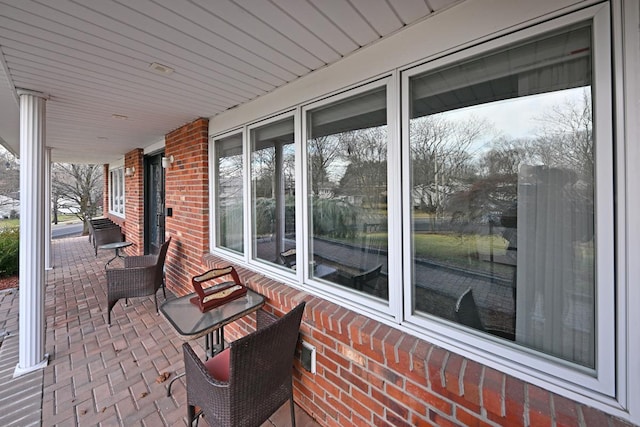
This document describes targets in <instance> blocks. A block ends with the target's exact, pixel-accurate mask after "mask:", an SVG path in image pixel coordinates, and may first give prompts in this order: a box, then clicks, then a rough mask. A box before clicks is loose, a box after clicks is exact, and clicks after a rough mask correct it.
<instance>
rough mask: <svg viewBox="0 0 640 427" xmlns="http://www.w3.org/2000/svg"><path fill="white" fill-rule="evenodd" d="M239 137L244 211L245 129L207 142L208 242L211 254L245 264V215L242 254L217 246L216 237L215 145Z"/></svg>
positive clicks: (235, 130)
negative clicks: (208, 181)
mask: <svg viewBox="0 0 640 427" xmlns="http://www.w3.org/2000/svg"><path fill="white" fill-rule="evenodd" d="M235 135H240V136H241V138H242V186H243V188H242V197H243V200H242V206H243V207H244V209H245V210H246V208H247V180H246V174H247V173H246V172H247V169H248V168H247V164H246V145H247V137H246V132H245V127H242V128H236V129H233V130H230V131H228V132H225V133H223V134H220V135H216V136H215V137H214V138H211V141H210V142H209V176H210V177H211V179H210V181H211V185H210V186H209V200H210V201H211V206H212V208H211V215H209V241H210V242H211V249H212V252H214V253H217V254H219V255H221V256H224V257H227V258H230V259H232V260H234V261H235V262H237V263H244V262H246V254H247V248H248V247H247V242H246V240H247V226H246V222H247V218H246V217H247V215H246V214H245V215H244V218H243V221H244V222H243V226H242V227H243V233H244V235H243V239H244V241H243V245H244V246H243V253H241V254H240V253H237V252H235V251H232V250H231V249H228V248H225V247H222V246H218V235H217V230H218V229H217V226H216V216H217V213H218V198H217V194H216V188H218V174H217V164H216V149H215V144H216V142H217V141H219V140H221V139H225V138H228V137H231V136H235Z"/></svg>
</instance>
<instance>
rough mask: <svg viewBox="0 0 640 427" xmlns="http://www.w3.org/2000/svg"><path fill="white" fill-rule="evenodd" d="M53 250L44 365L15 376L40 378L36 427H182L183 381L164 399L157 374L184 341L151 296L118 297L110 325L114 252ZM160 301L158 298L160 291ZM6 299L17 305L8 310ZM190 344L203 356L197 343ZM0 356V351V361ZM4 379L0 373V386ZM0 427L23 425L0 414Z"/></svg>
mask: <svg viewBox="0 0 640 427" xmlns="http://www.w3.org/2000/svg"><path fill="white" fill-rule="evenodd" d="M53 255H54V260H53V265H54V269H53V270H50V271H48V272H47V284H46V301H45V317H46V330H45V334H46V342H45V349H46V351H47V352H48V353H49V354H50V363H49V365H48V366H47V367H46V368H45V369H44V370H43V371H39V372H36V373H32V374H29V375H25V376H23V377H20V378H18V379H16V381H19V382H20V383H21V384H23V385H22V386H21V387H24V385H26V384H27V383H28V380H27V377H29V376H34V377H38V375H39V376H40V377H39V378H40V380H39V383H40V384H42V387H41V388H40V390H41V391H42V394H41V399H42V400H41V402H42V406H41V413H42V425H44V426H52V425H59V426H67V425H68V426H74V425H100V426H118V425H126V426H131V425H143V426H161V425H164V426H175V425H187V420H186V403H185V402H186V391H185V386H184V378H181V379H179V380H178V381H177V382H176V383H175V384H174V385H173V387H172V395H171V396H170V397H167V396H166V388H167V384H168V382H167V381H165V382H160V381H159V378H158V377H159V375H160V374H162V373H164V372H168V373H170V375H171V376H170V378H169V380H170V379H171V378H173V376H174V375H176V373H180V372H182V370H183V360H182V348H181V344H182V341H181V340H180V339H179V338H178V337H177V336H176V335H175V332H174V331H173V329H172V328H171V326H170V325H169V324H168V323H167V322H165V321H164V319H163V318H162V317H161V316H158V315H157V314H156V312H155V307H154V304H153V298H151V297H144V298H135V299H133V300H131V301H130V303H129V306H125V305H124V303H123V302H119V303H118V304H117V305H116V306H115V308H114V309H113V311H112V326H111V327H108V326H107V324H106V278H105V274H104V265H105V263H106V261H107V260H108V259H109V258H110V257H112V256H113V254H112V252H111V251H108V252H106V251H102V252H99V253H98V257H95V256H94V254H93V251H92V246H91V244H90V243H89V242H88V240H87V238H86V236H85V237H74V238H67V239H60V240H55V241H54V242H53ZM8 292H11V291H8ZM17 294H18V292H17V291H15V290H14V291H13V294H9V296H8V297H6V298H2V294H0V330H2V328H3V323H4V322H7V323H9V322H11V320H10V319H11V317H12V316H13V317H15V318H16V324H17V300H18V296H17ZM168 296H169V295H168ZM158 298H159V302H161V301H162V292H159V293H158ZM9 300H11V304H12V305H11V307H13V304H15V308H8V306H9ZM7 319H8V320H7ZM14 327H15V329H13V330H12V331H11V333H12V334H15V336H14V337H11V338H7V339H6V340H5V343H3V344H2V346H1V347H0V352H1V351H2V350H3V349H8V348H10V346H9V342H11V341H13V342H15V346H16V349H15V360H9V358H7V360H6V363H7V364H8V365H11V366H10V368H11V369H10V371H11V374H13V369H15V366H16V363H17V341H18V339H17V325H15V326H14ZM192 343H193V344H194V348H195V349H196V350H197V351H198V352H199V354H200V355H203V354H204V352H203V351H202V348H201V343H200V342H199V341H198V342H192ZM3 359H5V358H4V357H2V353H0V364H1V363H4V362H5V360H3ZM0 366H3V365H0ZM2 372H3V371H2V368H0V374H1V373H2ZM7 383H8V382H7V380H6V379H5V378H4V377H1V376H0V390H1V389H4V387H5V386H6V384H7ZM39 398H40V396H38V398H33V399H32V400H35V401H36V402H38V400H39ZM38 409H39V408H38ZM288 411H289V409H288V404H285V405H284V406H283V407H282V408H281V409H280V410H279V411H278V412H276V413H275V414H274V415H273V416H272V417H271V419H270V420H269V421H267V422H266V423H265V424H264V426H282V425H288V424H289V420H288V417H286V416H283V415H282V413H283V412H284V413H286V415H288V413H289V412H288ZM296 414H297V417H296V421H297V424H298V425H299V426H313V425H317V424H316V423H315V422H314V421H313V420H312V419H311V417H309V416H308V415H307V414H306V413H305V412H304V411H302V410H301V409H300V408H296ZM0 425H25V424H24V423H23V422H17V421H15V422H13V421H11V420H7V422H3V420H2V419H0ZM35 425H38V423H36V424H35Z"/></svg>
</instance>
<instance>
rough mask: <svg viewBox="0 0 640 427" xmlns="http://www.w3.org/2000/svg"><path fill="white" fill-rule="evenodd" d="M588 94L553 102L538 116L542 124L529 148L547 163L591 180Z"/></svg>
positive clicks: (591, 141)
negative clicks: (579, 97) (552, 104)
mask: <svg viewBox="0 0 640 427" xmlns="http://www.w3.org/2000/svg"><path fill="white" fill-rule="evenodd" d="M592 111H593V110H592V105H591V94H590V92H588V91H587V90H585V91H584V92H583V94H582V99H581V100H579V101H576V100H566V101H565V102H563V103H561V104H557V105H554V106H553V107H552V108H551V109H550V110H549V111H547V112H546V113H545V114H543V115H541V116H540V117H539V118H538V121H539V122H540V124H541V126H540V129H539V136H538V138H536V140H535V141H534V144H533V146H532V151H533V153H535V155H536V156H537V157H538V160H539V161H540V162H541V163H542V164H543V165H546V166H552V167H561V168H567V169H571V170H574V171H575V172H577V173H578V175H579V177H580V178H581V179H582V180H584V181H585V182H593V170H594V162H593V160H594V156H593V113H592Z"/></svg>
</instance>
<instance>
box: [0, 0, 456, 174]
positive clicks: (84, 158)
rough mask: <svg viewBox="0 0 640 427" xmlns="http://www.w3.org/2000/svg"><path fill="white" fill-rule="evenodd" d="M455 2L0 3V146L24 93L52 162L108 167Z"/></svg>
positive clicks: (14, 132) (14, 125) (15, 144)
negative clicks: (40, 115) (43, 102)
mask: <svg viewBox="0 0 640 427" xmlns="http://www.w3.org/2000/svg"><path fill="white" fill-rule="evenodd" d="M460 1H461V0H260V1H254V0H215V1H212V0H128V1H124V0H119V1H116V0H83V1H82V2H74V1H68V0H50V1H47V2H37V1H32V0H21V1H19V2H16V1H12V0H0V56H1V57H2V61H3V62H4V64H5V65H6V66H5V67H2V68H1V69H0V138H1V139H0V143H3V145H8V146H9V147H10V148H11V149H13V150H14V151H18V149H19V138H18V130H19V122H18V114H17V113H18V110H17V108H18V107H17V103H16V101H15V88H25V89H29V90H33V91H38V92H43V93H47V94H49V96H50V98H49V100H48V101H47V128H46V130H47V136H46V141H47V145H48V146H50V147H52V148H53V151H52V156H53V160H54V161H67V162H91V163H109V162H111V161H114V160H115V159H117V158H119V157H121V156H122V155H123V154H124V153H126V152H128V151H130V150H132V149H134V148H138V147H141V148H144V147H146V146H148V145H150V144H153V143H154V142H157V141H158V140H161V139H162V138H163V137H164V135H165V134H167V133H168V132H170V131H171V130H173V129H176V128H178V127H180V126H181V125H183V124H185V123H188V122H190V121H192V120H194V119H196V118H198V117H211V116H215V115H217V114H219V113H221V112H224V111H226V110H228V109H230V108H233V107H235V106H238V105H241V104H244V103H246V102H248V101H250V100H252V99H255V98H257V97H259V96H261V95H264V94H265V93H268V92H271V91H273V90H274V89H276V88H278V87H281V86H283V85H286V84H287V83H289V82H291V81H293V80H296V79H298V78H299V77H302V76H304V75H306V74H308V73H310V72H312V71H314V70H317V69H318V68H322V67H325V66H326V65H328V64H331V63H334V62H337V61H339V60H340V59H342V58H343V57H344V56H346V55H349V54H351V53H352V52H354V51H356V50H358V49H360V48H361V47H363V46H366V45H369V44H371V43H373V42H375V41H377V40H379V39H381V38H384V37H386V36H388V35H389V34H391V33H394V32H397V31H398V30H401V29H402V28H403V27H405V26H406V25H409V24H413V23H415V22H417V21H420V20H422V19H424V18H425V17H427V16H429V15H430V14H432V13H434V12H436V11H439V10H441V9H444V8H447V7H450V6H452V5H453V4H456V3H459V2H460ZM152 64H154V65H152ZM160 69H164V70H166V71H165V72H158V71H155V70H160ZM170 70H173V72H170ZM114 116H115V117H117V116H125V117H126V119H114Z"/></svg>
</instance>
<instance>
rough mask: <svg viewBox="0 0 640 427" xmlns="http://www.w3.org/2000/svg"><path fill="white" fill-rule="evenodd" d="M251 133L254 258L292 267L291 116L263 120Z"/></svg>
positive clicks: (294, 210)
mask: <svg viewBox="0 0 640 427" xmlns="http://www.w3.org/2000/svg"><path fill="white" fill-rule="evenodd" d="M250 135H251V187H252V191H251V195H252V198H251V207H252V222H253V230H252V231H253V232H252V236H253V238H252V240H253V242H252V243H253V258H254V259H259V260H262V261H267V262H270V263H275V264H277V265H285V266H287V267H291V268H293V267H295V255H296V252H297V251H296V250H295V247H296V215H295V214H296V209H295V190H296V186H295V184H296V179H295V146H294V139H293V117H288V118H286V119H282V120H277V121H275V122H271V123H268V124H262V125H260V126H258V127H255V128H253V129H251V130H250ZM286 260H289V261H287V262H285V261H286Z"/></svg>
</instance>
